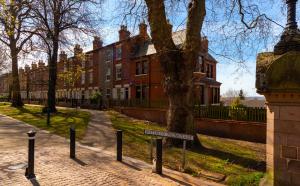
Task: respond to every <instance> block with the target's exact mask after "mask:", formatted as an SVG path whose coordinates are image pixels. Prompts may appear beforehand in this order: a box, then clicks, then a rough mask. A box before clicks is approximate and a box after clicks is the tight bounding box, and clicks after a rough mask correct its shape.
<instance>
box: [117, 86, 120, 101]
mask: <svg viewBox="0 0 300 186" xmlns="http://www.w3.org/2000/svg"><path fill="white" fill-rule="evenodd" d="M117 99H121V88H117Z"/></svg>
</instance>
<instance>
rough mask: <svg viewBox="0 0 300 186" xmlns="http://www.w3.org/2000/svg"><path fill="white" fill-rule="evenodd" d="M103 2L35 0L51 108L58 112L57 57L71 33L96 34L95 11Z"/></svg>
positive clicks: (36, 20) (35, 12)
mask: <svg viewBox="0 0 300 186" xmlns="http://www.w3.org/2000/svg"><path fill="white" fill-rule="evenodd" d="M99 2H101V0H100V1H93V0H77V1H74V0H52V1H49V0H35V1H34V3H33V7H34V8H33V10H34V11H33V12H34V15H35V16H36V19H35V20H34V21H35V25H36V26H37V27H38V28H39V29H40V31H39V32H38V35H39V36H40V38H41V39H42V41H43V43H44V45H45V46H46V52H47V55H48V66H49V89H48V108H49V109H50V112H56V107H55V87H56V80H57V58H58V50H59V46H60V44H62V43H64V39H65V38H66V37H65V36H66V35H67V34H70V33H72V32H73V33H76V32H85V33H93V32H92V31H93V29H92V28H96V26H97V23H96V22H95V21H96V20H97V19H96V17H95V14H93V12H92V11H91V10H94V9H96V8H95V7H92V6H94V5H99V4H100V3H99Z"/></svg>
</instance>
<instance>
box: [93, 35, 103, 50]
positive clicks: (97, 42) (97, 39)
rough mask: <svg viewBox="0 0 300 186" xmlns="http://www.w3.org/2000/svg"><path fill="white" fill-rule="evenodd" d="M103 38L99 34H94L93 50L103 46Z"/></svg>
mask: <svg viewBox="0 0 300 186" xmlns="http://www.w3.org/2000/svg"><path fill="white" fill-rule="evenodd" d="M102 44H103V42H102V40H101V39H100V37H98V36H94V41H93V50H95V49H98V48H101V47H102Z"/></svg>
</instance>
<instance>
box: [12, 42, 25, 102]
mask: <svg viewBox="0 0 300 186" xmlns="http://www.w3.org/2000/svg"><path fill="white" fill-rule="evenodd" d="M10 51H11V52H10V54H11V61H12V93H11V106H12V107H22V106H23V102H22V99H21V93H20V81H19V69H18V53H17V47H16V43H15V42H11V46H10Z"/></svg>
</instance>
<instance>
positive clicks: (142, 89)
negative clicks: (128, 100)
mask: <svg viewBox="0 0 300 186" xmlns="http://www.w3.org/2000/svg"><path fill="white" fill-rule="evenodd" d="M135 91H136V92H135V98H136V99H146V94H147V86H146V85H138V86H136V89H135Z"/></svg>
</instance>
